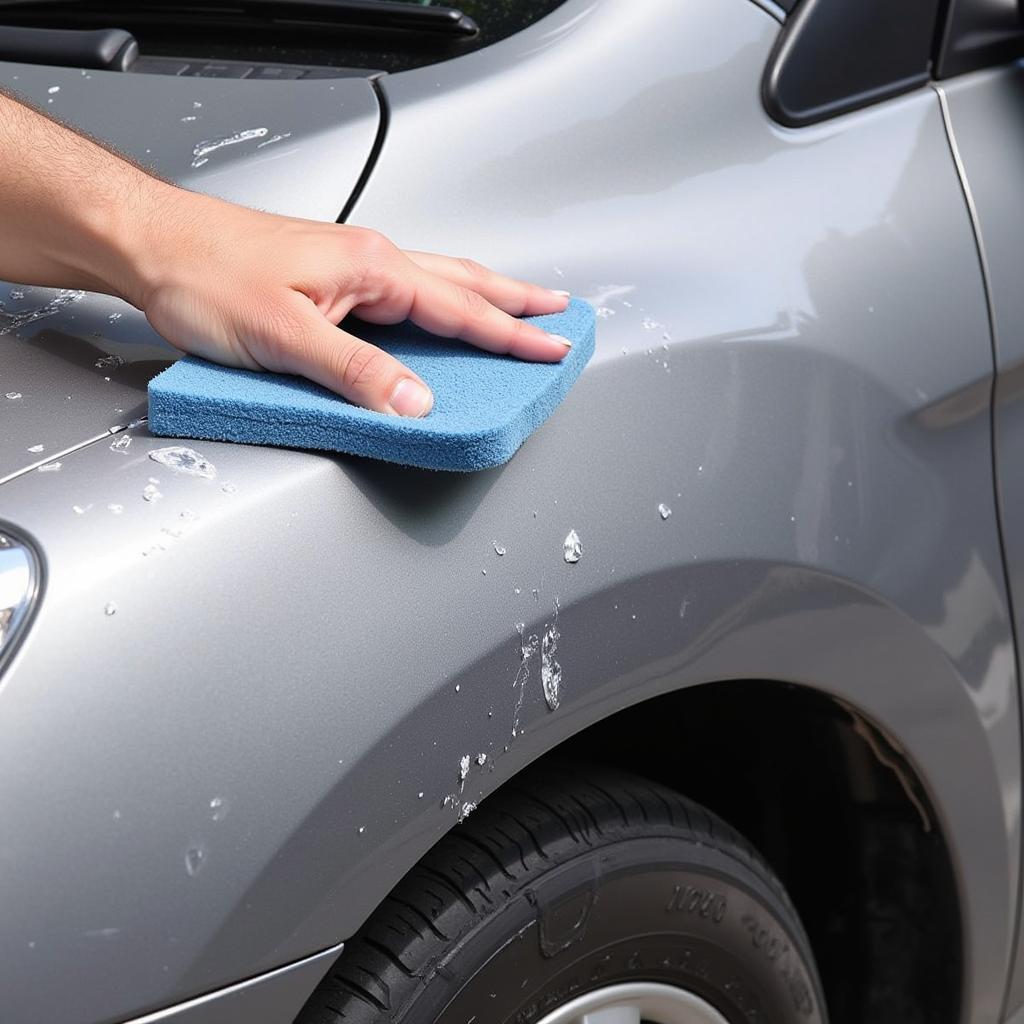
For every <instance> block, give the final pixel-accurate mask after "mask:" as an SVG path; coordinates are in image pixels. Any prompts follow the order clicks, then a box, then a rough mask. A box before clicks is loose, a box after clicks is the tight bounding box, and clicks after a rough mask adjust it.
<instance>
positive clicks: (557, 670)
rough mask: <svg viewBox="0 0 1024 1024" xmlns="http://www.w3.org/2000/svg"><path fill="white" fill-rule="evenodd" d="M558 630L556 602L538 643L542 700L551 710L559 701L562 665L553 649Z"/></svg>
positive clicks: (559, 635) (555, 644) (553, 709)
mask: <svg viewBox="0 0 1024 1024" xmlns="http://www.w3.org/2000/svg"><path fill="white" fill-rule="evenodd" d="M561 635H562V634H561V633H559V631H558V602H557V601H556V602H555V615H554V618H553V619H552V620H551V624H550V625H549V626H548V627H547V628H546V629H545V630H544V637H543V639H542V640H541V645H540V684H541V686H542V687H543V689H544V700H545V701H547V705H548V707H549V708H550V709H551V710H552V711H557V710H558V705H559V703H560V702H561V696H560V694H559V691H560V689H561V686H562V666H561V665H559V664H558V662H557V661H556V660H555V651H556V650H557V649H558V641H559V638H560V637H561Z"/></svg>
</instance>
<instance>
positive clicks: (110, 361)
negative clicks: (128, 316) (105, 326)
mask: <svg viewBox="0 0 1024 1024" xmlns="http://www.w3.org/2000/svg"><path fill="white" fill-rule="evenodd" d="M120 315H121V314H120V313H114V314H113V316H120ZM93 366H95V367H96V369H97V370H107V369H109V370H116V369H118V368H119V367H121V366H124V360H123V359H122V358H121V357H120V356H101V357H100V358H99V359H97V360H96V362H95V363H93Z"/></svg>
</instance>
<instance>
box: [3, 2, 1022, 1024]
mask: <svg viewBox="0 0 1024 1024" xmlns="http://www.w3.org/2000/svg"><path fill="white" fill-rule="evenodd" d="M452 2H453V5H454V6H453V7H452V8H441V7H437V6H435V5H431V4H418V3H403V2H389V0H227V2H224V3H218V4H216V5H214V4H209V5H203V4H200V3H184V2H181V0H150V2H147V3H145V4H137V5H132V4H124V3H118V2H115V0H109V2H100V0H78V2H74V0H53V2H49V3H44V2H40V0H36V2H30V0H15V2H4V3H3V4H2V11H0V21H2V22H4V25H5V26H6V27H3V28H0V86H2V87H4V88H6V89H8V90H11V91H14V92H16V93H18V94H20V95H21V96H23V97H24V98H26V99H27V100H28V101H30V102H32V103H34V104H35V105H36V106H38V107H39V108H40V109H42V110H44V111H46V112H47V113H49V114H52V115H54V116H56V117H58V118H61V119H64V120H66V121H67V122H68V123H70V124H73V125H76V126H78V127H80V128H81V129H82V130H84V131H86V132H88V133H90V134H92V135H94V136H96V137H97V138H100V139H102V140H104V141H106V142H107V143H109V144H111V145H113V146H116V147H118V148H119V149H121V150H122V151H123V152H125V153H126V154H128V155H130V156H131V157H133V158H134V159H135V160H136V161H138V162H139V163H141V164H144V165H146V166H148V167H151V168H152V169H153V170H154V171H155V172H156V173H158V174H160V175H163V176H165V177H167V178H170V179H174V180H176V181H179V182H181V183H182V184H183V185H185V186H186V187H188V188H191V189H196V190H203V191H209V192H211V193H215V194H218V195H221V196H224V197H227V198H230V199H233V200H236V201H238V202H240V203H244V204H247V205H251V206H256V207H261V208H264V209H268V210H274V211H279V212H283V213H288V214H292V215H296V216H302V217H309V218H315V219H320V220H327V221H334V220H347V221H351V222H355V223H360V224H365V225H367V226H370V227H373V228H376V229H378V230H380V231H383V232H385V233H386V234H387V235H389V236H390V237H392V238H393V239H394V240H395V241H396V242H398V243H399V244H401V245H403V246H406V247H415V248H427V249H431V250H434V251H441V252H448V253H451V254H453V255H467V256H472V257H474V258H476V259H479V260H480V261H482V262H484V263H487V264H489V265H491V266H494V267H495V268H496V269H499V270H502V271H504V272H506V273H510V274H514V275H516V276H519V277H522V278H526V279H530V280H535V281H538V282H540V283H544V284H547V285H549V286H551V287H555V288H564V289H568V290H570V291H571V292H572V293H573V294H574V295H578V296H582V297H586V298H588V299H589V300H590V301H591V302H592V303H593V304H594V306H595V307H596V310H597V315H598V321H597V323H598V331H597V352H596V355H595V357H594V358H593V360H592V362H591V364H590V365H589V366H588V368H587V370H586V372H585V373H584V375H583V377H582V379H581V380H580V381H579V383H578V384H577V385H576V386H575V387H574V388H573V390H572V392H571V393H570V394H569V396H568V398H567V399H566V401H565V402H564V404H563V405H562V406H561V407H560V408H559V409H558V410H557V411H556V413H555V414H554V415H553V416H552V418H551V419H550V420H549V421H548V422H547V423H546V424H545V425H544V426H542V427H541V428H540V430H539V431H538V432H537V433H536V434H535V435H534V436H533V437H531V438H530V439H529V440H528V441H527V442H526V444H525V445H524V446H523V448H522V449H521V450H520V451H519V452H518V453H517V454H516V455H515V456H514V457H513V459H512V460H511V461H510V462H509V463H508V464H507V465H506V466H504V467H502V468H500V469H496V470H490V471H486V472H481V473H477V474H469V475H462V474H444V473H430V472H425V471H421V470H413V469H405V468H400V467H396V466H390V465H387V464H384V463H380V462H374V461H369V460H363V459H357V458H351V457H345V456H336V455H330V454H324V453H318V452H312V451H299V450H287V449H276V448H270V447H250V446H244V445H233V444H228V443H212V442H198V441H189V440H187V439H184V440H182V439H167V438H158V437H155V436H152V435H151V434H150V433H149V431H148V430H147V426H146V409H147V406H146V384H147V381H148V380H149V379H150V378H151V377H152V376H153V375H154V374H155V373H156V372H157V371H159V370H160V369H162V368H163V367H164V366H166V365H167V364H168V363H169V362H170V361H171V360H173V359H174V358H176V353H175V352H174V351H173V350H172V349H171V348H170V347H169V346H168V345H167V344H166V343H165V342H164V341H163V340H162V339H161V338H160V337H158V336H157V335H156V334H155V333H154V332H153V330H152V329H151V328H150V327H149V326H148V324H147V322H146V320H145V318H144V317H143V316H142V314H141V313H139V312H138V311H137V310H135V309H134V308H132V307H129V306H126V305H124V304H122V303H120V302H118V301H116V300H114V299H110V298H107V297H103V296H98V295H86V294H82V293H79V292H73V291H66V290H65V291H52V290H45V289H39V288H32V289H30V288H27V287H25V286H24V285H21V284H18V283H17V282H12V283H10V284H6V285H0V302H2V306H0V1021H2V1022H3V1024H57V1022H59V1024H113V1022H132V1024H143V1022H146V1024H149V1022H154V1024H155V1022H157V1021H159V1022H161V1024H235V1022H244V1024H290V1022H295V1024H340V1022H344V1024H370V1022H385V1021H389V1022H396V1024H397V1022H401V1024H431V1022H439V1024H470V1022H477V1024H485V1022H486V1024H490V1022H494V1024H640V1022H648V1024H721V1022H723V1021H726V1022H730V1024H741V1022H742V1024H765V1022H771V1024H779V1022H783V1024H818V1022H824V1021H826V1020H831V1021H832V1022H833V1024H853V1022H871V1024H896V1022H899V1024H908V1022H910V1024H912V1022H921V1024H953V1022H970V1024H990V1022H992V1024H995V1022H1004V1021H1013V1022H1015V1024H1021V1022H1024V1009H1022V1004H1024V943H1022V942H1021V941H1020V901H1021V884H1020V881H1021V796H1022V794H1021V783H1022V770H1021V706H1020V692H1019V659H1018V647H1017V637H1018V636H1019V635H1020V633H1021V627H1022V625H1024V624H1022V622H1021V615H1022V614H1024V473H1022V472H1021V462H1022V459H1024V402H1022V396H1024V369H1022V368H1024V285H1022V282H1021V267H1022V258H1021V257H1022V251H1024V242H1022V240H1024V204H1022V202H1021V200H1020V193H1021V183H1022V182H1024V70H1022V66H1021V64H1019V63H1018V62H1017V58H1018V57H1019V56H1020V55H1021V54H1022V53H1024V32H1022V25H1021V22H1020V20H1019V16H1018V12H1017V4H1016V3H1015V2H1014V0H947V2H939V0H901V2H900V3H894V2H892V0H857V2H856V3H853V2H852V0H798V2H795V0H786V2H775V0H642V2H635V3H626V2H625V0H564V2H561V3H560V2H558V0H466V2H465V3H462V4H461V5H459V4H458V3H457V0H452ZM456 7H458V9H457V10H456V9H455V8H456ZM111 25H114V26H116V28H111V27H110V26H111ZM3 158H4V159H15V158H16V154H4V157H3ZM0 230H2V225H0ZM353 329H354V330H358V327H354V328H353ZM182 447H185V448H188V449H191V451H192V452H193V453H195V454H189V453H186V454H184V455H183V454H182V452H181V451H180V448H182ZM168 449H170V451H169V450H168ZM175 449H179V450H175Z"/></svg>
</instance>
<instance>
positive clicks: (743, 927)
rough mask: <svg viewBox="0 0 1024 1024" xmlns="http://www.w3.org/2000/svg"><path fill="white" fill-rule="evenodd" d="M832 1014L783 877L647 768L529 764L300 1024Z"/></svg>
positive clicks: (718, 1021)
mask: <svg viewBox="0 0 1024 1024" xmlns="http://www.w3.org/2000/svg"><path fill="white" fill-rule="evenodd" d="M825 1020H826V1011H825V1006H824V1003H823V1001H822V997H821V987H820V984H819V982H818V977H817V972H816V970H815V967H814V961H813V958H812V956H811V953H810V948H809V945H808V942H807V938H806V936H805V935H804V932H803V928H802V927H801V925H800V921H799V919H798V918H797V915H796V913H795V911H794V910H793V908H792V906H791V905H790V903H789V900H788V898H787V896H786V893H785V891H784V889H783V887H782V885H781V884H780V882H779V881H778V880H777V879H776V878H775V877H774V876H773V875H772V873H771V871H770V870H769V869H768V867H767V866H766V864H765V863H764V861H763V860H761V858H760V857H759V856H758V855H757V854H756V853H755V852H754V850H753V849H752V848H751V847H750V845H749V844H748V843H747V842H746V841H745V840H743V839H742V838H741V837H740V836H739V835H737V833H736V832H735V831H733V830H732V829H731V828H730V827H729V826H728V825H726V824H725V823H724V822H722V821H721V820H720V819H719V818H717V817H715V816H714V815H713V814H711V813H710V812H708V811H707V810H705V809H704V808H703V807H701V806H699V805H698V804H695V803H693V802H692V801H690V800H687V799H685V798H684V797H682V796H680V795H679V794H678V793H675V792H673V791H672V790H670V789H667V788H665V787H664V786H660V785H657V784H654V783H651V782H648V781H645V780H643V779H640V778H636V777H633V776H628V775H624V774H621V773H610V772H607V771H604V770H601V769H596V770H593V771H587V772H585V773H583V772H581V771H579V770H577V771H576V772H572V771H571V770H570V769H568V768H566V767H565V766H556V767H552V766H550V765H549V766H548V767H547V768H546V769H545V770H544V771H531V772H529V773H527V774H525V775H523V776H522V777H519V778H517V779H516V780H514V781H513V782H512V783H511V784H510V785H509V786H508V787H505V788H503V789H502V790H501V791H500V792H499V793H497V794H496V795H495V796H494V797H492V798H491V799H490V800H488V802H487V803H486V804H485V805H484V806H483V807H482V808H481V809H480V810H479V811H477V812H476V813H475V814H474V815H473V816H472V817H471V818H469V819H468V820H467V821H466V822H465V823H463V824H461V825H459V826H457V827H455V828H454V829H453V830H452V831H451V832H450V833H449V834H448V835H446V836H445V837H444V839H443V840H441V842H439V843H438V845H437V846H436V847H435V848H434V849H433V850H432V851H431V852H430V853H429V854H427V856H426V857H424V858H423V860H422V861H421V862H420V863H419V864H418V865H417V866H416V867H415V868H414V869H413V870H412V871H411V872H410V873H409V874H408V875H407V876H406V877H405V878H404V879H403V880H402V882H400V883H399V885H398V886H397V887H396V888H395V890H394V891H393V892H392V893H391V895H390V896H388V897H387V899H386V900H385V901H384V903H383V904H382V905H381V906H380V907H379V908H378V909H377V911H376V912H375V914H374V915H373V916H372V917H371V918H370V920H369V921H368V922H367V924H366V925H365V926H364V927H363V928H362V929H361V931H360V932H359V933H358V934H357V935H356V936H355V937H354V938H353V939H352V940H351V941H349V942H348V943H346V945H345V949H344V952H343V953H342V955H341V956H340V958H339V959H338V962H337V963H336V964H335V966H334V968H333V969H332V970H331V972H330V973H329V974H328V976H327V977H326V978H325V979H324V980H323V982H322V983H321V984H320V986H319V987H318V988H317V990H316V991H315V992H314V994H313V995H312V996H311V997H310V999H309V1001H308V1002H307V1004H306V1006H305V1007H304V1009H303V1011H302V1013H301V1014H300V1015H299V1018H298V1020H297V1021H296V1024H338V1022H340V1021H344V1022H345V1024H371V1022H373V1024H380V1022H385V1021H394V1022H401V1024H435V1022H437V1024H470V1022H477V1024H498V1022H507V1024H640V1022H650V1024H722V1022H744V1024H750V1022H759V1024H769V1022H778V1024H784V1022H794V1024H795V1022H800V1024H818V1022H824V1021H825Z"/></svg>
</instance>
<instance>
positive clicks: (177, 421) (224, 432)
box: [149, 299, 596, 472]
mask: <svg viewBox="0 0 1024 1024" xmlns="http://www.w3.org/2000/svg"><path fill="white" fill-rule="evenodd" d="M528 319H529V321H530V322H531V323H535V324H536V325H537V326H538V327H540V328H542V329H543V330H545V331H548V332H550V333H552V334H560V335H562V336H563V337H565V338H567V339H568V340H569V341H571V342H572V348H571V349H570V350H569V353H568V355H566V357H565V358H564V359H563V360H562V361H561V362H560V363H527V362H523V361H522V360H519V359H515V358H513V357H510V356H498V355H494V354H492V353H489V352H483V351H481V350H479V349H476V348H473V347H472V346H470V345H467V344H466V343H464V342H460V341H452V340H449V339H447V338H439V337H437V336H436V335H432V334H428V333H426V332H425V331H422V330H420V329H419V328H418V327H416V326H414V325H413V324H411V323H403V324H398V325H395V326H390V327H380V326H374V325H370V324H365V325H364V324H359V325H358V326H357V327H355V328H354V329H353V331H354V333H357V334H358V335H359V336H360V337H362V338H365V339H366V340H367V341H370V342H372V343H373V344H375V345H377V346H379V347H380V348H383V349H385V350H386V351H388V352H390V353H391V354H392V355H394V356H395V357H396V358H397V359H399V360H401V361H402V362H403V363H405V364H406V366H408V367H409V368H410V369H411V370H413V371H414V372H415V373H417V374H419V376H420V377H422V378H423V380H425V381H426V382H427V384H429V385H430V387H431V390H432V391H433V392H434V407H433V409H432V410H431V412H430V414H429V415H427V416H425V417H424V418H423V419H418V420H414V419H406V418H403V417H399V416H388V415H385V414H384V413H378V412H371V411H370V410H368V409H363V408H360V407H359V406H356V405H352V404H351V403H350V402H347V401H345V399H343V398H340V397H339V396H338V395H336V394H334V393H333V392H331V391H328V390H327V389H326V388H322V387H320V386H319V385H317V384H313V383H311V382H310V381H307V380H303V379H302V378H299V377H290V376H285V375H282V374H273V373H260V372H257V371H253V370H237V369H231V368H229V367H224V366H219V365H217V364H215V363H210V362H207V361H206V360H204V359H198V358H195V357H193V356H188V357H186V358H185V359H182V360H180V361H179V362H177V363H175V364H174V365H173V366H171V367H169V368H168V369H166V370H164V371H163V373H161V374H159V375H158V376H156V377H154V378H153V380H152V381H150V383H149V429H150V431H151V432H152V433H154V434H159V435H164V436H168V437H189V438H203V439H206V440H217V441H238V442H242V443H246V444H269V445H283V446H285V447H291V448H319V449H324V450H327V451H338V452H346V453H349V454H352V455H365V456H369V457H370V458H375V459H383V460H384V461H386V462H397V463H400V464H402V465H407V466H418V467H421V468H424V469H439V470H453V471H462V472H468V471H472V470H479V469H488V468H490V467H493V466H499V465H501V464H502V463H504V462H507V461H508V460H509V459H510V458H511V457H512V456H513V455H514V454H515V452H516V451H517V450H518V448H519V446H520V445H521V444H522V443H523V442H524V441H525V440H526V438H527V437H529V436H530V434H531V433H533V431H534V430H536V429H537V427H539V426H540V425H541V424H542V423H543V422H544V421H545V420H546V419H547V418H548V416H550V415H551V413H552V412H553V411H554V409H555V407H556V406H557V405H558V404H559V402H561V400H562V399H563V398H564V397H565V395H566V393H567V392H568V390H569V388H570V387H571V386H572V384H573V383H574V382H575V380H576V379H577V378H578V377H579V375H580V373H581V372H582V370H583V368H584V366H586V364H587V362H588V361H589V360H590V357H591V356H592V355H593V352H594V334H595V322H596V321H595V316H594V310H593V308H592V307H591V306H590V305H589V304H588V303H586V302H583V301H582V300H580V299H572V300H571V301H570V303H569V306H568V308H567V309H566V310H565V311H564V312H562V313H554V314H550V315H547V316H536V317H529V318H528Z"/></svg>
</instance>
